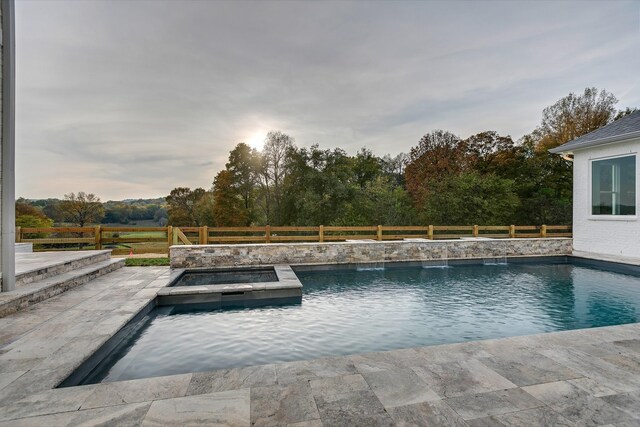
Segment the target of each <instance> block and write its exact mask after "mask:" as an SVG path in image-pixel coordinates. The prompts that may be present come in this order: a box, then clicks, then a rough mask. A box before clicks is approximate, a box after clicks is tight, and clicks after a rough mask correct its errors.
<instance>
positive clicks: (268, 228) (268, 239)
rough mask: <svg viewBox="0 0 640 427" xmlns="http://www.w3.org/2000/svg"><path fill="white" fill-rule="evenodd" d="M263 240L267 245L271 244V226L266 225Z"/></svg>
mask: <svg viewBox="0 0 640 427" xmlns="http://www.w3.org/2000/svg"><path fill="white" fill-rule="evenodd" d="M264 238H265V240H266V242H267V243H271V226H270V225H267V226H266V227H265V228H264Z"/></svg>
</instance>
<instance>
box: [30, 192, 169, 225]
mask: <svg viewBox="0 0 640 427" xmlns="http://www.w3.org/2000/svg"><path fill="white" fill-rule="evenodd" d="M21 200H23V201H26V202H27V203H29V204H30V205H33V206H37V207H39V208H40V209H41V210H42V212H43V213H44V214H45V215H46V216H47V217H49V218H51V219H53V220H54V222H55V223H57V224H60V223H63V221H64V217H63V216H62V215H61V214H60V212H59V210H58V209H57V205H58V203H60V202H61V200H60V199H54V198H52V199H21ZM166 204H167V202H166V200H165V199H164V197H158V198H155V199H124V200H109V201H107V202H103V203H102V205H103V206H104V218H103V219H102V221H101V223H102V224H105V225H110V226H118V225H136V226H140V227H157V226H164V225H166V224H167V209H166Z"/></svg>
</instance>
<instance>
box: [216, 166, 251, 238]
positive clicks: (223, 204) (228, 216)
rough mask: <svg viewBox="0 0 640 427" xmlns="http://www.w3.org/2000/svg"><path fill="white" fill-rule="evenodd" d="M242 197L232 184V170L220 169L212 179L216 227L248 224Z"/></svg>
mask: <svg viewBox="0 0 640 427" xmlns="http://www.w3.org/2000/svg"><path fill="white" fill-rule="evenodd" d="M246 214H247V210H246V209H245V205H244V202H243V197H242V195H241V194H240V192H239V191H238V189H237V188H236V187H234V185H233V176H232V172H231V171H228V170H221V171H220V172H218V175H216V178H215V180H214V181H213V221H214V222H215V225H216V226H218V227H240V226H246V225H250V224H249V223H248V222H247V220H248V218H247V215H246Z"/></svg>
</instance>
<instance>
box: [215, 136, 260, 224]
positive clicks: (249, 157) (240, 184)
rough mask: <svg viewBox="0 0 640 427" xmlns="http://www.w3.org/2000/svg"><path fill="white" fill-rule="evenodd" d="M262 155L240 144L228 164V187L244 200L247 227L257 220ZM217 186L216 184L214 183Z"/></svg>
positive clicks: (230, 155) (231, 154)
mask: <svg viewBox="0 0 640 427" xmlns="http://www.w3.org/2000/svg"><path fill="white" fill-rule="evenodd" d="M259 165H260V153H258V152H257V151H256V150H255V149H252V148H251V147H249V146H248V145H247V144H245V143H242V142H241V143H240V144H238V145H236V147H235V148H234V149H233V150H231V152H230V153H229V161H228V162H227V164H226V168H227V171H229V174H230V176H229V179H228V185H230V186H231V187H233V188H234V189H235V190H236V192H237V194H238V195H240V197H241V198H242V203H243V208H244V213H243V216H244V217H246V222H247V223H248V224H247V225H249V224H251V222H253V220H254V219H255V212H254V205H255V198H256V187H257V182H258V174H259ZM214 186H215V183H214Z"/></svg>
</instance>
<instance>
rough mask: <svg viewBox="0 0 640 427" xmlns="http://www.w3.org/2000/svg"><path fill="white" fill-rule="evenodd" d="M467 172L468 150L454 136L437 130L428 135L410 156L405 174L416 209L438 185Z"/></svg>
mask: <svg viewBox="0 0 640 427" xmlns="http://www.w3.org/2000/svg"><path fill="white" fill-rule="evenodd" d="M466 169H467V157H466V147H465V144H464V143H463V141H462V140H461V139H460V138H459V137H458V136H456V135H454V134H452V133H451V132H447V131H442V130H434V131H433V132H431V133H428V134H426V135H424V136H423V137H422V138H420V140H419V141H418V145H417V146H416V147H413V148H412V149H411V151H410V152H409V160H408V163H407V166H406V168H405V170H404V176H405V182H406V186H407V190H408V191H409V194H411V197H412V198H413V200H414V203H415V204H416V205H421V204H423V203H424V202H425V201H426V199H427V198H428V196H429V194H430V193H431V192H432V191H433V185H434V183H436V182H438V181H441V180H442V179H444V178H445V177H447V176H450V175H455V174H458V173H460V172H462V171H463V170H466Z"/></svg>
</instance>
